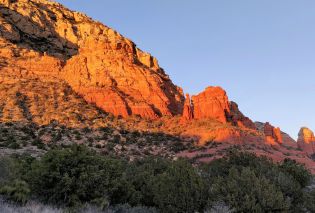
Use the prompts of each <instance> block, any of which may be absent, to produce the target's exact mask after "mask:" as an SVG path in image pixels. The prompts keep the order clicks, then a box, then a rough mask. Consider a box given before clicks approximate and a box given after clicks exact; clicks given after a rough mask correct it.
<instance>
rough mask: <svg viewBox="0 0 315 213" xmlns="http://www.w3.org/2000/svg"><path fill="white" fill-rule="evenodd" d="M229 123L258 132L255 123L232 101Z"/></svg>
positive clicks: (228, 116)
mask: <svg viewBox="0 0 315 213" xmlns="http://www.w3.org/2000/svg"><path fill="white" fill-rule="evenodd" d="M227 118H228V121H229V122H231V123H232V124H233V125H234V126H239V127H243V128H249V129H254V130H256V125H255V123H254V122H253V121H252V120H251V119H249V118H248V117H246V116H245V115H244V114H243V113H242V112H241V111H240V110H239V108H238V105H237V104H236V103H235V102H233V101H231V102H230V113H229V114H227Z"/></svg>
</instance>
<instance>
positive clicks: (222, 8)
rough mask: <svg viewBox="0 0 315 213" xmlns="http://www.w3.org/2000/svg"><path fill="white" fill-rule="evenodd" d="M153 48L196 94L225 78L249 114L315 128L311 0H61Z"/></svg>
mask: <svg viewBox="0 0 315 213" xmlns="http://www.w3.org/2000/svg"><path fill="white" fill-rule="evenodd" d="M58 1H59V2H60V3H63V4H64V5H66V6H68V7H69V8H70V9H73V10H77V11H81V12H84V13H86V14H87V15H88V16H90V17H92V18H94V19H96V20H98V21H101V22H103V23H104V24H106V25H107V26H109V27H112V28H114V29H116V30H117V31H118V32H120V33H121V34H122V35H124V36H125V37H128V38H130V39H131V40H133V41H134V42H135V43H136V44H137V45H138V47H139V48H141V49H143V50H145V51H147V52H150V53H151V54H152V55H154V56H156V57H157V58H158V60H159V63H160V65H161V66H162V67H163V68H164V69H165V70H166V72H167V73H168V74H169V75H170V76H171V78H172V79H173V82H174V83H175V84H177V85H179V86H181V87H182V88H183V89H184V91H185V92H189V93H191V94H196V93H199V92H200V91H202V90H203V89H204V88H205V87H207V86H208V85H219V86H222V87H223V88H224V89H225V90H226V91H227V92H228V95H229V98H230V100H233V101H235V102H237V103H238V104H239V107H240V109H241V110H242V111H243V113H244V114H246V115H247V116H249V117H250V118H251V119H253V120H254V121H262V122H265V121H270V122H271V123H272V124H273V125H275V126H280V127H281V128H282V130H284V131H286V132H288V133H289V134H290V135H291V136H292V137H294V138H296V137H297V133H298V131H299V128H300V127H301V126H308V127H310V128H311V129H313V130H315V83H314V77H315V26H314V23H315V1H314V0H237V1H236V0H89V1H87V0H58Z"/></svg>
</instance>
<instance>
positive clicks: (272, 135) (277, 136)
mask: <svg viewBox="0 0 315 213" xmlns="http://www.w3.org/2000/svg"><path fill="white" fill-rule="evenodd" d="M264 134H265V136H266V141H267V142H268V143H270V144H276V143H278V144H281V143H282V142H283V140H282V134H281V130H280V128H276V127H274V126H272V125H271V124H270V123H269V122H267V123H265V124H264Z"/></svg>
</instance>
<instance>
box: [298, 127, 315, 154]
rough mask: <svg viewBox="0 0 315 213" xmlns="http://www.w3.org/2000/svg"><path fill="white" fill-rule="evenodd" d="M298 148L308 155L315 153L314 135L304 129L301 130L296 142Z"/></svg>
mask: <svg viewBox="0 0 315 213" xmlns="http://www.w3.org/2000/svg"><path fill="white" fill-rule="evenodd" d="M297 144H298V147H299V148H300V149H302V150H303V151H304V152H306V153H307V154H309V155H312V154H314V153H315V136H314V133H313V132H312V131H311V130H310V129H308V128H306V127H303V128H301V130H300V132H299V137H298V141H297Z"/></svg>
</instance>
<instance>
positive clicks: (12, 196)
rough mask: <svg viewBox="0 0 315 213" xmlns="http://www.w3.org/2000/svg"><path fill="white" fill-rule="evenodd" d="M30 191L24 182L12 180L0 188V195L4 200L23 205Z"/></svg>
mask: <svg viewBox="0 0 315 213" xmlns="http://www.w3.org/2000/svg"><path fill="white" fill-rule="evenodd" d="M30 192H31V191H30V189H29V186H28V184H27V183H26V182H25V181H21V180H14V181H13V182H12V183H10V184H7V185H4V186H3V187H1V188H0V194H2V195H3V196H4V197H5V198H6V199H8V200H11V201H14V202H17V203H21V204H25V203H26V201H27V200H28V198H29V195H30Z"/></svg>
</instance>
